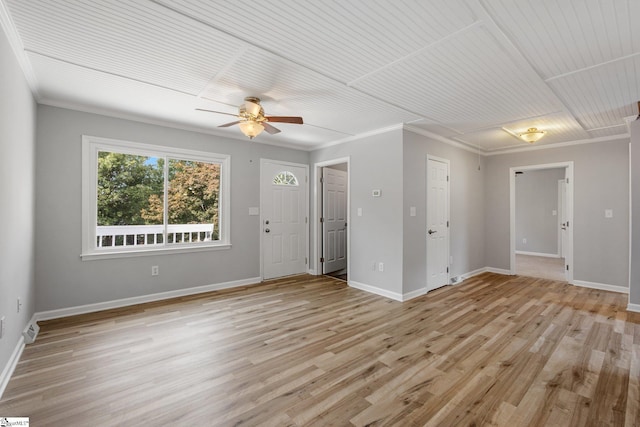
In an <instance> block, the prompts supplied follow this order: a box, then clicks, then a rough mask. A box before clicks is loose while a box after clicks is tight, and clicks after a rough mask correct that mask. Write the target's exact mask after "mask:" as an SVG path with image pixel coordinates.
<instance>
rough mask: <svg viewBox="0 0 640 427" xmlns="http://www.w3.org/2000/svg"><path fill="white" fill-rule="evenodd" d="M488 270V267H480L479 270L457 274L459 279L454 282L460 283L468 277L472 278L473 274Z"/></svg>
mask: <svg viewBox="0 0 640 427" xmlns="http://www.w3.org/2000/svg"><path fill="white" fill-rule="evenodd" d="M486 272H487V267H484V268H478V269H477V270H473V271H469V272H468V273H464V274H461V275H459V276H457V277H458V281H457V282H456V283H454V285H459V284H460V283H462V282H464V281H465V280H467V279H470V278H472V277H473V276H477V275H478V274H482V273H486Z"/></svg>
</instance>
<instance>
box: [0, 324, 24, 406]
mask: <svg viewBox="0 0 640 427" xmlns="http://www.w3.org/2000/svg"><path fill="white" fill-rule="evenodd" d="M23 350H24V338H23V337H22V335H20V339H19V340H18V344H16V347H15V348H14V349H13V353H11V357H10V358H9V361H8V362H7V364H6V366H5V367H4V369H3V370H2V374H0V399H2V395H3V394H4V390H5V389H6V388H7V385H8V384H9V380H10V379H11V375H13V371H15V370H16V366H18V361H19V360H20V356H21V355H22V351H23Z"/></svg>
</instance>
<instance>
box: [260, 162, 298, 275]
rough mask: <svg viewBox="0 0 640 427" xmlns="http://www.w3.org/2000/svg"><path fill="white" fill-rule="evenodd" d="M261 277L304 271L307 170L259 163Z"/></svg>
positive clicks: (293, 166)
mask: <svg viewBox="0 0 640 427" xmlns="http://www.w3.org/2000/svg"><path fill="white" fill-rule="evenodd" d="M260 181H261V185H260V187H261V200H262V206H261V232H262V277H263V279H265V280H266V279H272V278H274V277H282V276H289V275H292V274H300V273H304V272H305V271H306V254H307V221H306V218H307V209H306V206H307V167H306V166H304V165H294V164H290V163H279V162H275V161H270V160H262V161H261V179H260Z"/></svg>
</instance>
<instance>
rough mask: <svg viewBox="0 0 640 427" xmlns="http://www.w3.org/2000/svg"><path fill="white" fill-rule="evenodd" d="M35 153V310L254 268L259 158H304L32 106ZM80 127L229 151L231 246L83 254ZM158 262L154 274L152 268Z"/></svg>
mask: <svg viewBox="0 0 640 427" xmlns="http://www.w3.org/2000/svg"><path fill="white" fill-rule="evenodd" d="M37 123H38V126H37V129H38V132H37V149H36V157H37V162H38V170H37V174H36V202H37V207H38V209H37V212H36V231H37V245H36V252H35V259H36V269H35V275H36V283H37V291H38V292H37V298H36V308H37V310H38V311H45V310H52V309H58V308H66V307H74V306H78V305H84V304H91V303H97V302H104V301H111V300H116V299H121V298H128V297H134V296H140V295H147V294H153V293H158V292H165V291H171V290H177V289H183V288H190V287H195V286H203V285H210V284H216V283H224V282H228V281H234V280H242V279H247V278H252V277H258V276H259V275H260V259H259V258H260V248H259V241H260V234H259V233H260V228H259V217H258V216H249V207H252V206H255V207H257V206H260V195H259V188H260V186H259V177H260V158H269V159H279V160H285V161H291V162H297V163H303V164H308V159H309V155H308V153H307V152H303V151H297V150H290V149H285V148H277V147H273V146H268V145H264V144H260V143H257V142H250V141H248V140H246V141H244V140H235V139H233V140H232V139H225V138H222V137H217V136H212V135H206V134H201V133H196V132H188V131H183V130H178V129H172V128H168V127H161V126H155V125H149V124H144V123H139V122H134V121H128V120H122V119H116V118H110V117H105V116H100V115H95V114H88V113H82V112H77V111H72V110H66V109H62V108H56V107H49V106H39V107H38V120H37ZM83 134H86V135H92V136H100V137H105V138H114V139H121V140H127V141H134V142H142V143H148V144H157V145H165V146H175V147H180V148H185V149H193V150H201V151H210V152H215V153H221V154H229V155H231V243H232V248H231V249H230V250H220V251H204V252H191V253H184V254H172V255H152V256H143V257H132V258H121V259H101V260H95V261H82V260H81V259H80V252H81V235H82V230H81V212H82V206H81V177H82V164H81V137H82V135H83ZM152 265H158V266H159V268H160V275H159V276H156V277H152V276H151V266H152Z"/></svg>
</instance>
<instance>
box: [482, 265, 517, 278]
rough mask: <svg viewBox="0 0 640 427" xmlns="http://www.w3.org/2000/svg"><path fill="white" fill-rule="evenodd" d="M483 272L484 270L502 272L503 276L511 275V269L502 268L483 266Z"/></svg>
mask: <svg viewBox="0 0 640 427" xmlns="http://www.w3.org/2000/svg"><path fill="white" fill-rule="evenodd" d="M484 272H486V273H495V274H504V275H505V276H512V274H511V270H505V269H503V268H493V267H485V268H484ZM478 274H479V273H478Z"/></svg>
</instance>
